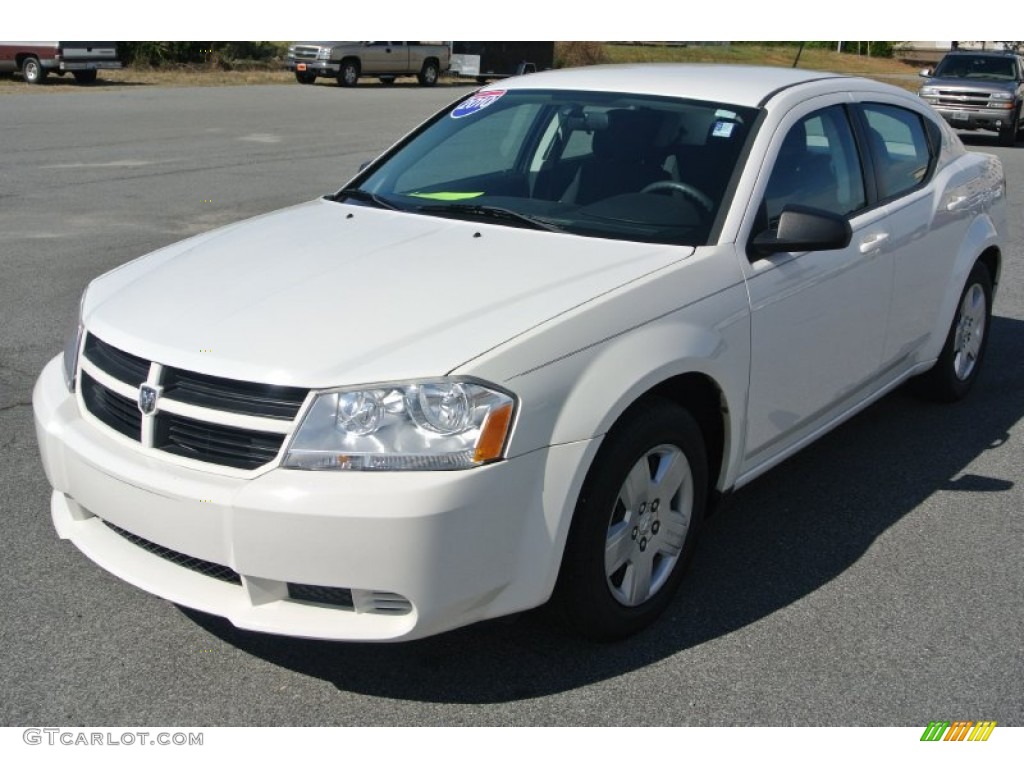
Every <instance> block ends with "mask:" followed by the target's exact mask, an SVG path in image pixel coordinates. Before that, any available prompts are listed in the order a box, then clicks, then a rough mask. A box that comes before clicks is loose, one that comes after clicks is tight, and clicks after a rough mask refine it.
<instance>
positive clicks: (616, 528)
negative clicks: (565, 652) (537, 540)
mask: <svg viewBox="0 0 1024 768" xmlns="http://www.w3.org/2000/svg"><path fill="white" fill-rule="evenodd" d="M707 478H708V468H707V456H706V452H705V447H704V440H703V437H702V435H701V431H700V428H699V427H698V426H697V423H696V421H694V419H693V417H692V416H691V415H690V414H689V413H688V412H687V411H686V410H684V409H683V408H681V407H680V406H678V405H676V404H675V403H673V402H671V401H668V400H664V399H661V398H650V399H648V400H645V401H642V402H640V403H638V404H637V405H636V406H634V407H633V408H632V409H631V410H630V411H628V412H627V413H626V414H625V415H624V416H623V419H622V421H620V423H619V424H618V425H616V427H615V428H614V429H613V430H612V431H611V432H610V433H609V434H608V436H607V438H606V439H605V444H604V445H603V446H602V447H601V450H600V452H599V453H598V455H597V458H596V459H595V461H594V464H593V466H592V467H591V468H590V471H589V473H588V474H587V479H586V481H585V482H584V484H583V489H582V491H581V492H580V497H579V500H578V502H577V504H576V511H575V514H574V516H573V522H572V526H571V528H570V531H569V539H568V541H567V542H566V549H565V555H564V557H563V560H562V568H561V571H560V573H559V577H558V584H557V586H556V595H555V601H556V603H557V604H559V605H560V607H561V608H562V611H563V613H564V614H565V616H566V617H567V618H568V620H569V622H570V624H571V626H572V627H573V628H574V629H575V630H577V631H579V632H580V633H582V634H583V635H585V636H587V637H590V638H592V639H595V640H616V639H620V638H623V637H627V636H628V635H631V634H634V633H635V632H638V631H640V630H641V629H643V628H644V627H646V626H647V625H648V624H650V623H651V622H653V621H654V620H655V619H656V618H657V617H658V616H659V615H660V614H661V613H662V612H663V611H664V610H665V608H666V607H667V606H668V604H669V602H670V601H671V600H672V597H673V595H674V593H675V592H676V590H677V589H678V587H679V583H680V581H681V580H682V578H683V574H684V571H685V570H686V567H687V564H688V563H689V560H690V558H691V557H692V555H693V548H694V546H695V544H696V540H697V532H698V530H699V529H700V524H701V521H702V520H703V517H704V509H705V505H706V502H707Z"/></svg>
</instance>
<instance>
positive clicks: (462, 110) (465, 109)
mask: <svg viewBox="0 0 1024 768" xmlns="http://www.w3.org/2000/svg"><path fill="white" fill-rule="evenodd" d="M504 95H505V91H503V90H498V91H477V92H476V93H474V94H473V95H472V96H470V97H469V98H468V99H466V100H465V101H464V102H462V103H461V104H459V106H457V107H456V108H455V109H453V110H452V117H454V118H460V117H468V116H469V115H472V114H475V113H477V112H479V111H480V110H481V109H487V107H489V106H491V104H493V103H494V102H496V101H497V100H498V99H500V98H501V97H502V96H504Z"/></svg>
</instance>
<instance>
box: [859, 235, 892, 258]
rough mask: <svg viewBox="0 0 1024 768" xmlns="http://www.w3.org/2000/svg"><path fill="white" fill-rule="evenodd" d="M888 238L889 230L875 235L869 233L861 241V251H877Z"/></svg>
mask: <svg viewBox="0 0 1024 768" xmlns="http://www.w3.org/2000/svg"><path fill="white" fill-rule="evenodd" d="M888 239H889V233H888V232H876V233H875V234H873V235H868V236H867V237H865V238H864V239H863V240H861V241H860V252H861V253H871V252H872V251H877V250H878V249H879V248H881V247H882V245H883V244H884V243H885V241H886V240H888Z"/></svg>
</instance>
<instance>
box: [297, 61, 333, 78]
mask: <svg viewBox="0 0 1024 768" xmlns="http://www.w3.org/2000/svg"><path fill="white" fill-rule="evenodd" d="M285 66H286V67H287V68H288V70H289V71H290V72H306V73H308V74H311V75H316V76H317V77H337V76H338V72H339V71H340V67H339V66H338V65H337V64H332V63H331V62H329V61H322V60H320V59H317V60H315V61H293V60H291V59H289V60H287V62H286V63H285Z"/></svg>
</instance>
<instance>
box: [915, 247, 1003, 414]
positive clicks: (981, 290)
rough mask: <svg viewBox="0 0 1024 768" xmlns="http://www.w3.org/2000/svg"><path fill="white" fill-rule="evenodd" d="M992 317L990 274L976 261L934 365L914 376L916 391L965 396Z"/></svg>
mask: <svg viewBox="0 0 1024 768" xmlns="http://www.w3.org/2000/svg"><path fill="white" fill-rule="evenodd" d="M991 320H992V277H991V276H990V275H989V272H988V268H987V267H986V266H985V265H984V264H982V263H981V262H977V263H976V264H975V265H974V268H973V269H972V270H971V274H970V275H969V276H968V278H967V284H966V285H965V286H964V290H963V293H961V294H960V303H959V304H958V305H957V310H956V314H955V315H954V317H953V323H952V325H951V326H950V329H949V334H948V335H947V337H946V343H945V345H944V346H943V347H942V353H941V354H940V355H939V359H938V361H937V362H936V363H935V367H934V368H932V369H931V370H930V371H928V372H927V373H924V374H922V375H921V376H919V377H918V378H917V379H915V380H914V382H913V384H914V389H915V391H916V392H917V393H918V394H921V395H923V396H924V397H927V398H928V399H930V400H938V401H939V402H947V403H949V402H954V401H956V400H961V399H963V398H964V397H966V396H967V393H968V392H969V391H970V390H971V387H972V386H973V385H974V381H975V379H977V378H978V373H979V371H980V370H981V364H982V361H983V360H984V359H985V348H986V347H987V346H988V328H989V325H990V323H991Z"/></svg>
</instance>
